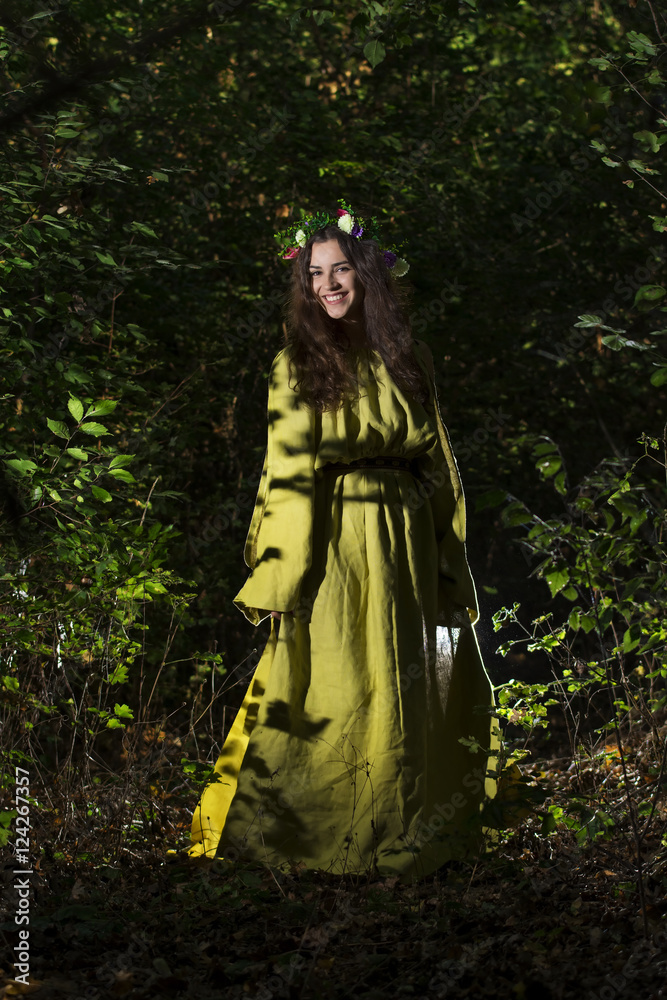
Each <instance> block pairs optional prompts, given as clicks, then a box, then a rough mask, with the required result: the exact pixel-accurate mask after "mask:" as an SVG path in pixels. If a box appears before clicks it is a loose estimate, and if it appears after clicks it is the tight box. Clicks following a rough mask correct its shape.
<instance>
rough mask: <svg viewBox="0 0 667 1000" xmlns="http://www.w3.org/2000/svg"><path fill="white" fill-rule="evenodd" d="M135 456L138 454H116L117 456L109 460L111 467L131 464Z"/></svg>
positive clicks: (115, 467)
mask: <svg viewBox="0 0 667 1000" xmlns="http://www.w3.org/2000/svg"><path fill="white" fill-rule="evenodd" d="M135 458H136V455H116V456H115V458H112V459H111V461H110V462H109V468H110V469H117V468H119V466H122V465H129V464H130V463H131V462H133V461H134V459H135Z"/></svg>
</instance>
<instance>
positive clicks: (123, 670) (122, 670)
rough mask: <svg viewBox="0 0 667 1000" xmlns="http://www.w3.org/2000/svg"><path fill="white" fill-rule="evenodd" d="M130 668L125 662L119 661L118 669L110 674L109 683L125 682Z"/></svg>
mask: <svg viewBox="0 0 667 1000" xmlns="http://www.w3.org/2000/svg"><path fill="white" fill-rule="evenodd" d="M127 673H128V668H127V666H126V665H125V664H124V663H119V664H118V666H117V667H116V669H115V670H114V671H113V673H111V674H110V675H109V684H124V683H125V681H126V680H127Z"/></svg>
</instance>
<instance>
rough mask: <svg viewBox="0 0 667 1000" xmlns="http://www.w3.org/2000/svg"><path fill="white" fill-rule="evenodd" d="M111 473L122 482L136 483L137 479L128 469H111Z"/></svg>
mask: <svg viewBox="0 0 667 1000" xmlns="http://www.w3.org/2000/svg"><path fill="white" fill-rule="evenodd" d="M109 475H110V476H113V477H114V479H120V481H121V482H122V483H136V479H135V478H134V476H133V475H132V473H131V472H128V471H127V469H109Z"/></svg>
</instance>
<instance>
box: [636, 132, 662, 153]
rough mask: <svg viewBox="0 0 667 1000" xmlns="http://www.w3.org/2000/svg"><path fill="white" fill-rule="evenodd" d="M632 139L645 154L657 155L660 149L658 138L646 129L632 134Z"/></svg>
mask: <svg viewBox="0 0 667 1000" xmlns="http://www.w3.org/2000/svg"><path fill="white" fill-rule="evenodd" d="M632 138H633V139H636V140H637V142H638V143H639V144H640V146H641V147H642V149H643V150H644V151H645V152H650V153H657V152H658V151H659V149H660V143H659V142H658V137H657V136H656V135H654V133H653V132H649V131H648V129H642V130H641V131H640V132H633V133H632Z"/></svg>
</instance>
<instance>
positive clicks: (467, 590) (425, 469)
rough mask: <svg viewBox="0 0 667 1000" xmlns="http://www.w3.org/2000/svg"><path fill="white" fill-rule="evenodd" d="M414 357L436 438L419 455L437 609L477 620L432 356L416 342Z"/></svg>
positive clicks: (458, 490) (459, 494) (460, 498)
mask: <svg viewBox="0 0 667 1000" xmlns="http://www.w3.org/2000/svg"><path fill="white" fill-rule="evenodd" d="M415 354H416V356H417V360H418V361H419V362H420V364H421V366H422V368H423V369H424V372H425V373H426V376H427V380H428V385H429V395H430V402H431V405H432V407H433V411H434V421H435V424H436V427H437V431H438V436H437V439H436V441H435V442H434V444H433V446H432V447H431V449H430V450H429V451H427V452H426V453H424V454H423V455H420V456H419V463H420V471H421V473H422V477H423V486H422V489H423V490H424V493H425V494H426V495H427V496H428V497H429V502H430V504H431V510H432V512H433V523H434V525H435V535H436V542H437V545H438V567H439V586H438V591H439V607H440V609H441V610H442V611H443V612H444V614H445V616H446V617H448V618H449V617H452V616H453V617H454V618H456V609H457V608H459V609H462V608H467V610H468V615H469V618H470V621H471V622H473V623H474V622H475V621H477V618H478V617H479V611H478V606H477V594H476V592H475V584H474V583H473V579H472V575H471V573H470V567H469V566H468V559H467V555H466V546H465V538H466V506H465V497H464V495H463V486H462V485H461V478H460V476H459V470H458V466H457V464H456V459H455V458H454V453H453V452H452V446H451V442H450V440H449V434H448V433H447V428H446V427H445V425H444V423H443V420H442V416H441V414H440V407H439V404H438V395H437V391H436V388H435V370H434V367H433V356H432V354H431V351H430V350H429V348H428V346H427V345H426V344H425V343H424V342H423V341H415Z"/></svg>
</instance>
